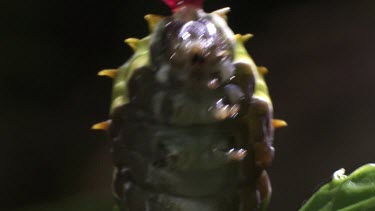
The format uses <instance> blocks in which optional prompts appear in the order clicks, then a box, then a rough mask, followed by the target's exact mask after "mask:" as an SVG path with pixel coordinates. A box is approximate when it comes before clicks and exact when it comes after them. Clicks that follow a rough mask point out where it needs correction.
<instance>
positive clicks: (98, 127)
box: [91, 120, 111, 130]
mask: <svg viewBox="0 0 375 211" xmlns="http://www.w3.org/2000/svg"><path fill="white" fill-rule="evenodd" d="M110 125H111V120H107V121H104V122H99V123H97V124H95V125H93V126H92V127H91V129H92V130H108V129H109V126H110Z"/></svg>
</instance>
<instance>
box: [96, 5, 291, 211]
mask: <svg viewBox="0 0 375 211" xmlns="http://www.w3.org/2000/svg"><path fill="white" fill-rule="evenodd" d="M165 2H166V3H167V4H168V5H169V6H170V7H171V8H172V11H173V14H172V15H171V16H170V17H161V16H158V15H147V16H145V18H146V20H147V21H148V23H149V27H150V30H151V34H150V35H149V36H147V37H145V38H143V39H135V38H130V39H127V40H126V42H127V43H128V44H129V45H130V47H132V48H133V49H134V51H135V52H134V55H133V56H132V57H131V58H130V59H129V60H128V61H127V62H126V63H125V64H124V65H123V66H121V67H120V68H118V69H115V70H103V71H101V72H99V75H105V76H110V77H112V78H114V85H113V93H112V96H113V99H112V105H111V109H110V120H109V121H106V122H103V123H99V124H96V125H94V126H93V128H94V129H108V130H109V134H110V138H111V141H112V147H113V148H112V149H113V161H114V165H115V174H114V182H113V184H114V185H113V187H114V195H115V197H116V199H117V201H118V208H119V210H121V211H198V210H199V211H250V210H264V209H265V208H266V205H267V203H268V201H269V198H270V196H271V185H270V181H269V178H268V175H267V172H266V168H267V167H268V166H270V165H271V163H272V160H273V156H274V149H273V147H272V142H273V132H274V128H276V127H281V126H285V125H286V123H285V122H284V121H282V120H273V108H272V102H271V99H270V97H269V94H268V89H267V85H266V83H265V80H264V76H263V75H264V74H265V73H266V72H267V69H266V68H264V67H257V66H256V65H255V63H254V62H253V60H252V59H251V57H250V56H249V54H248V53H247V51H246V49H245V47H244V42H246V41H247V40H248V39H250V38H251V36H252V35H239V34H237V35H235V34H234V33H233V32H232V30H231V29H230V28H229V27H228V25H227V23H226V18H227V17H226V14H227V13H228V12H229V10H230V9H229V8H224V9H220V10H217V11H214V12H212V13H206V12H204V11H203V10H202V9H201V8H202V7H201V4H202V0H165Z"/></svg>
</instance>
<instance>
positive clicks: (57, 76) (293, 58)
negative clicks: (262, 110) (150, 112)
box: [0, 0, 375, 211]
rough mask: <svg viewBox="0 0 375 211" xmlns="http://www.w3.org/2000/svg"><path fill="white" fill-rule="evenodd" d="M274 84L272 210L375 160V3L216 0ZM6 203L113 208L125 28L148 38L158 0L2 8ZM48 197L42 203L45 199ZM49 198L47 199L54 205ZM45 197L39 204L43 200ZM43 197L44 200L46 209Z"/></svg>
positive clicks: (21, 0)
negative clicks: (106, 128)
mask: <svg viewBox="0 0 375 211" xmlns="http://www.w3.org/2000/svg"><path fill="white" fill-rule="evenodd" d="M224 6H230V7H231V8H232V12H231V13H230V15H229V24H230V26H231V27H232V29H233V30H234V31H235V32H236V33H253V34H255V37H254V38H253V39H252V40H251V41H249V42H248V43H247V47H248V50H249V52H250V53H251V55H252V56H253V58H254V60H255V61H256V63H257V64H258V65H264V66H267V67H268V68H269V70H270V73H269V75H268V76H267V82H268V85H269V88H270V92H271V95H272V98H273V101H274V107H275V116H276V117H277V118H282V119H286V120H287V121H288V123H289V127H287V128H286V129H282V130H279V131H277V132H276V138H275V148H276V150H277V154H276V160H275V162H274V165H273V167H272V168H271V169H270V175H271V178H272V183H273V188H274V193H273V198H272V201H271V205H270V209H269V210H281V211H284V210H285V211H290V210H297V209H298V208H299V207H300V206H301V205H302V203H303V201H304V200H305V199H307V198H308V197H309V196H310V195H311V194H312V193H313V192H314V191H315V190H316V189H317V188H318V187H319V185H321V184H322V183H323V182H327V181H329V179H330V176H331V175H332V173H333V172H334V171H335V170H337V169H339V168H342V167H344V168H346V169H347V171H348V172H351V171H353V170H354V169H355V168H357V167H359V166H360V165H363V164H365V163H369V162H374V161H375V125H374V122H375V110H374V108H375V71H374V67H375V58H374V55H375V1H373V0H350V1H349V0H324V1H317V0H315V1H312V0H311V1H309V0H304V1H303V0H295V1H292V0H284V1H281V0H279V1H276V0H274V1H272V0H209V1H207V3H206V5H205V9H206V11H213V10H215V9H219V8H221V7H224ZM0 8H1V9H0V23H1V27H0V37H1V39H0V56H1V57H0V74H1V75H0V120H1V121H0V135H1V136H0V137H1V138H0V210H12V209H13V208H22V207H26V208H24V209H22V210H28V209H29V208H27V207H34V209H36V210H61V209H62V207H64V206H65V208H64V209H65V210H74V209H77V210H78V209H79V210H81V211H83V210H88V211H89V210H90V211H91V210H98V211H108V210H110V208H109V207H110V204H111V201H110V200H109V199H110V198H111V196H110V180H111V161H110V155H109V149H108V141H107V140H106V135H105V134H104V133H102V132H97V131H91V130H89V128H90V126H91V125H92V124H93V123H96V122H99V121H102V120H105V119H106V118H107V115H108V108H109V103H110V92H111V81H110V80H109V79H106V78H97V76H96V73H97V72H98V71H99V70H101V69H104V68H115V67H118V66H119V65H121V64H122V63H123V62H125V61H126V59H127V58H129V56H130V55H131V53H132V52H131V50H130V49H129V48H128V47H127V46H126V45H125V44H123V43H122V41H123V39H124V38H128V37H143V36H145V35H147V34H148V28H147V25H146V23H145V22H144V20H143V16H144V15H145V14H147V13H156V14H164V15H167V14H169V9H168V8H167V7H166V6H165V5H164V4H163V3H161V1H158V0H131V1H129V0H64V1H63V0H49V1H47V0H45V1H42V0H39V1H35V0H33V1H32V0H14V1H2V2H1V6H0ZM41 204H43V205H41ZM46 204H47V205H46ZM35 207H37V208H35ZM41 207H43V209H42V208H41Z"/></svg>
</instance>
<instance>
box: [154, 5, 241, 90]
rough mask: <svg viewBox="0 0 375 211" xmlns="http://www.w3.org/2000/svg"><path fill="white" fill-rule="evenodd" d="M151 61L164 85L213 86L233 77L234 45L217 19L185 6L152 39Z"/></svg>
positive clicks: (166, 20)
mask: <svg viewBox="0 0 375 211" xmlns="http://www.w3.org/2000/svg"><path fill="white" fill-rule="evenodd" d="M150 53H151V62H152V65H153V66H154V67H156V71H157V73H156V76H157V79H158V80H159V81H160V82H161V83H173V84H185V85H186V84H196V85H199V84H206V85H207V84H209V83H210V82H211V81H212V80H215V81H219V82H224V81H227V80H229V79H230V78H231V77H232V76H233V70H234V68H233V65H232V62H233V56H234V44H233V40H232V38H231V37H230V36H228V35H227V33H226V31H225V30H224V29H223V27H222V26H221V25H220V24H218V23H217V21H216V20H215V18H214V16H212V15H211V14H207V13H205V12H203V10H202V9H197V8H196V7H195V6H190V5H187V6H184V7H181V8H179V9H178V10H177V11H175V13H174V14H173V15H172V16H171V17H168V18H166V19H165V20H164V21H162V22H161V23H160V24H159V25H158V27H157V29H156V30H155V33H154V34H153V36H152V38H151V52H150Z"/></svg>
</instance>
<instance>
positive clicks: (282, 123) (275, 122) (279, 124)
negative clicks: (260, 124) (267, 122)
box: [272, 119, 288, 128]
mask: <svg viewBox="0 0 375 211" xmlns="http://www.w3.org/2000/svg"><path fill="white" fill-rule="evenodd" d="M272 126H273V127H274V128H281V127H286V126H288V123H286V122H285V121H284V120H281V119H273V120H272Z"/></svg>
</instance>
